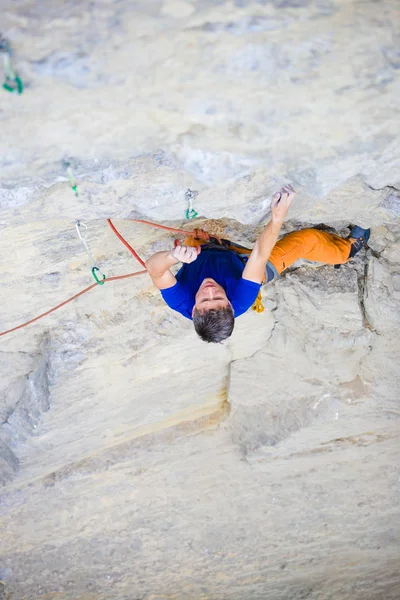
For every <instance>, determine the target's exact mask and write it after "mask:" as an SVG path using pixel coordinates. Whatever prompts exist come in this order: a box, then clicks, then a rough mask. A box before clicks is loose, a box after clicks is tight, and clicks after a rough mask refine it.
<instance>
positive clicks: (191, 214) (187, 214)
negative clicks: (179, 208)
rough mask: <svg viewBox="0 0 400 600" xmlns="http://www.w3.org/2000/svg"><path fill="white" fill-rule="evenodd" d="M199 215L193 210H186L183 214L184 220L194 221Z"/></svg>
mask: <svg viewBox="0 0 400 600" xmlns="http://www.w3.org/2000/svg"><path fill="white" fill-rule="evenodd" d="M198 214H199V213H198V212H196V211H195V210H194V208H188V209H187V210H186V212H185V218H186V219H195V218H196V217H197V215H198Z"/></svg>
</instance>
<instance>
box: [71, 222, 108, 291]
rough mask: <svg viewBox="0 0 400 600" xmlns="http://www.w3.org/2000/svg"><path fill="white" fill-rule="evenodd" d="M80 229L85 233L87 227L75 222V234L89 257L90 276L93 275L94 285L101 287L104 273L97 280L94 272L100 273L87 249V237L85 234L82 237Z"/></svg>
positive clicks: (104, 277)
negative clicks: (83, 229)
mask: <svg viewBox="0 0 400 600" xmlns="http://www.w3.org/2000/svg"><path fill="white" fill-rule="evenodd" d="M81 227H84V228H85V230H86V231H87V228H88V227H87V225H85V223H82V222H81V221H76V223H75V229H76V232H77V234H78V237H79V239H80V240H81V242H82V244H83V245H84V247H85V250H86V252H87V255H88V257H89V261H90V265H91V272H92V275H93V277H94V279H95V281H96V283H97V284H98V285H103V284H104V281H105V279H106V276H105V275H104V273H102V276H103V279H99V278H98V277H97V273H96V272H97V271H100V269H99V268H98V267H97V266H96V263H95V260H94V258H93V255H92V253H91V252H90V248H89V245H88V243H87V239H86V237H87V234H86V235H82V232H81Z"/></svg>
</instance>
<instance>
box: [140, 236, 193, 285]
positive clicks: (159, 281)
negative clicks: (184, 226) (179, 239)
mask: <svg viewBox="0 0 400 600" xmlns="http://www.w3.org/2000/svg"><path fill="white" fill-rule="evenodd" d="M199 252H200V247H199V248H191V247H190V246H177V247H176V248H174V249H173V250H164V251H162V252H156V253H155V254H153V255H152V256H150V258H149V259H148V260H146V269H147V271H148V273H149V275H150V277H151V279H152V281H153V283H154V285H155V286H156V287H157V288H158V289H159V290H166V289H167V288H170V287H172V286H173V285H175V283H176V279H175V275H173V273H171V271H170V268H171V267H172V266H173V265H176V264H177V263H178V262H183V263H191V262H193V261H194V260H196V258H197V256H198V255H199Z"/></svg>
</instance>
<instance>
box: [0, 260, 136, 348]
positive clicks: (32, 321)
mask: <svg viewBox="0 0 400 600" xmlns="http://www.w3.org/2000/svg"><path fill="white" fill-rule="evenodd" d="M144 273H147V271H136V273H128V274H127V275H116V276H115V277H107V279H105V280H104V283H107V282H108V281H116V280H117V279H127V278H128V277H135V276H136V275H143V274H144ZM97 285H98V284H97V283H92V285H89V287H87V288H85V289H84V290H81V291H80V292H78V293H77V294H75V295H74V296H71V298H68V300H65V301H64V302H61V304H57V306H54V308H50V310H47V311H46V312H44V313H42V314H41V315H39V316H38V317H35V318H34V319H30V321H26V322H25V323H22V324H21V325H17V326H16V327H13V328H12V329H7V331H2V332H1V333H0V337H1V336H2V335H6V334H7V333H11V332H12V331H17V329H22V327H26V325H30V324H31V323H34V322H35V321H38V320H39V319H41V318H42V317H45V316H46V315H49V314H50V313H52V312H54V311H55V310H58V309H59V308H61V307H63V306H65V305H66V304H68V303H69V302H72V300H75V299H76V298H79V296H82V295H83V294H86V292H89V291H90V290H92V289H93V288H95V287H97Z"/></svg>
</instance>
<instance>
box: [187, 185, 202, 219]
mask: <svg viewBox="0 0 400 600" xmlns="http://www.w3.org/2000/svg"><path fill="white" fill-rule="evenodd" d="M198 195H199V192H196V191H195V190H191V189H190V188H189V189H187V190H186V193H185V199H186V202H187V205H188V207H187V209H186V212H185V217H186V219H188V220H189V219H195V218H196V217H197V215H198V213H197V212H196V211H195V210H194V208H193V200H194V199H195V198H196V197H197V196H198Z"/></svg>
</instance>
